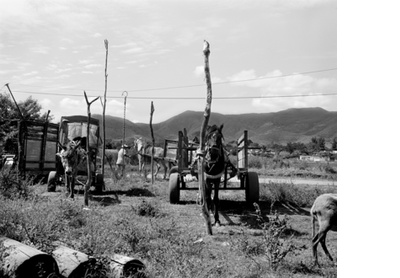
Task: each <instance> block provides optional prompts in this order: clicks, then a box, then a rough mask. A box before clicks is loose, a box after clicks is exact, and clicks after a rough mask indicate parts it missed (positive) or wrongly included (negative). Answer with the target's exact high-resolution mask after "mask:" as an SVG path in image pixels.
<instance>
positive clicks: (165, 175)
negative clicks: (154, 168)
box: [160, 160, 168, 180]
mask: <svg viewBox="0 0 400 278" xmlns="http://www.w3.org/2000/svg"><path fill="white" fill-rule="evenodd" d="M160 163H161V165H162V166H163V168H164V178H163V179H164V180H166V179H167V173H168V167H167V164H166V163H165V161H164V160H161V161H160Z"/></svg>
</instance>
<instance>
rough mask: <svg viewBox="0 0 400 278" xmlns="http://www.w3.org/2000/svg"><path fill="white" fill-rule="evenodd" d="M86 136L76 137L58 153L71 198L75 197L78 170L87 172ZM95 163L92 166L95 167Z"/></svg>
mask: <svg viewBox="0 0 400 278" xmlns="http://www.w3.org/2000/svg"><path fill="white" fill-rule="evenodd" d="M85 140H86V138H80V137H79V138H75V139H74V140H72V141H70V142H68V143H67V145H66V146H62V145H61V147H62V149H61V151H60V152H59V153H57V154H56V155H57V156H59V157H60V159H61V163H62V166H63V168H64V173H65V185H66V188H67V191H68V195H69V197H70V198H74V187H75V179H76V176H77V174H78V171H82V172H87V165H86V150H85V149H84V148H82V145H83V144H82V143H84V142H85ZM93 166H94V165H93V164H92V165H91V168H93V169H94V167H93Z"/></svg>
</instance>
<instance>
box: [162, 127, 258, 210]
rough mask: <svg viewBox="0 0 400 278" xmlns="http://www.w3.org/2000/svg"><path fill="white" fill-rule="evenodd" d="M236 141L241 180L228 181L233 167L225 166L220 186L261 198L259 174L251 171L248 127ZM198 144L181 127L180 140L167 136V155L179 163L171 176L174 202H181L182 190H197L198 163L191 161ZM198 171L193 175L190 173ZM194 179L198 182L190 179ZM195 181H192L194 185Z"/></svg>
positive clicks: (255, 199)
mask: <svg viewBox="0 0 400 278" xmlns="http://www.w3.org/2000/svg"><path fill="white" fill-rule="evenodd" d="M236 144H237V166H236V168H237V174H236V177H237V179H238V181H239V182H232V181H230V182H229V183H228V179H229V178H230V176H231V173H232V169H230V167H225V172H224V176H223V180H222V181H221V184H222V185H220V190H245V192H246V201H247V202H249V203H254V202H258V200H259V180H258V174H257V173H255V172H249V171H248V149H249V147H248V138H247V130H245V131H244V133H243V135H242V136H241V137H240V138H239V139H238V140H237V141H236ZM198 147H199V145H198V144H196V143H194V142H190V141H189V140H188V137H187V135H186V132H185V131H184V132H182V131H180V132H179V134H178V140H165V148H164V152H165V154H164V156H165V158H166V159H168V160H171V161H174V162H175V163H176V164H177V166H175V167H173V168H172V169H171V172H170V176H169V200H170V203H171V204H176V203H179V198H180V191H181V190H198V189H199V188H198V182H197V181H198V180H197V178H196V175H197V167H196V169H191V167H190V165H191V164H192V162H193V160H194V159H195V151H196V150H197V149H198ZM193 172H195V174H194V175H192V174H191V173H193ZM193 180H195V181H196V183H190V181H193ZM191 184H192V185H191Z"/></svg>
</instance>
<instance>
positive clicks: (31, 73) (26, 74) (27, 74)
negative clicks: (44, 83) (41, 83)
mask: <svg viewBox="0 0 400 278" xmlns="http://www.w3.org/2000/svg"><path fill="white" fill-rule="evenodd" d="M38 73H39V72H38V71H36V70H34V71H31V72H27V73H24V74H23V76H32V75H36V74H38Z"/></svg>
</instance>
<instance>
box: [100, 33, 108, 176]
mask: <svg viewBox="0 0 400 278" xmlns="http://www.w3.org/2000/svg"><path fill="white" fill-rule="evenodd" d="M104 46H105V47H106V65H105V70H104V78H105V85H104V86H105V88H104V103H102V105H103V149H102V153H101V174H102V175H103V177H104V164H105V163H104V157H105V156H106V102H107V77H108V74H107V60H108V40H107V39H105V40H104Z"/></svg>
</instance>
